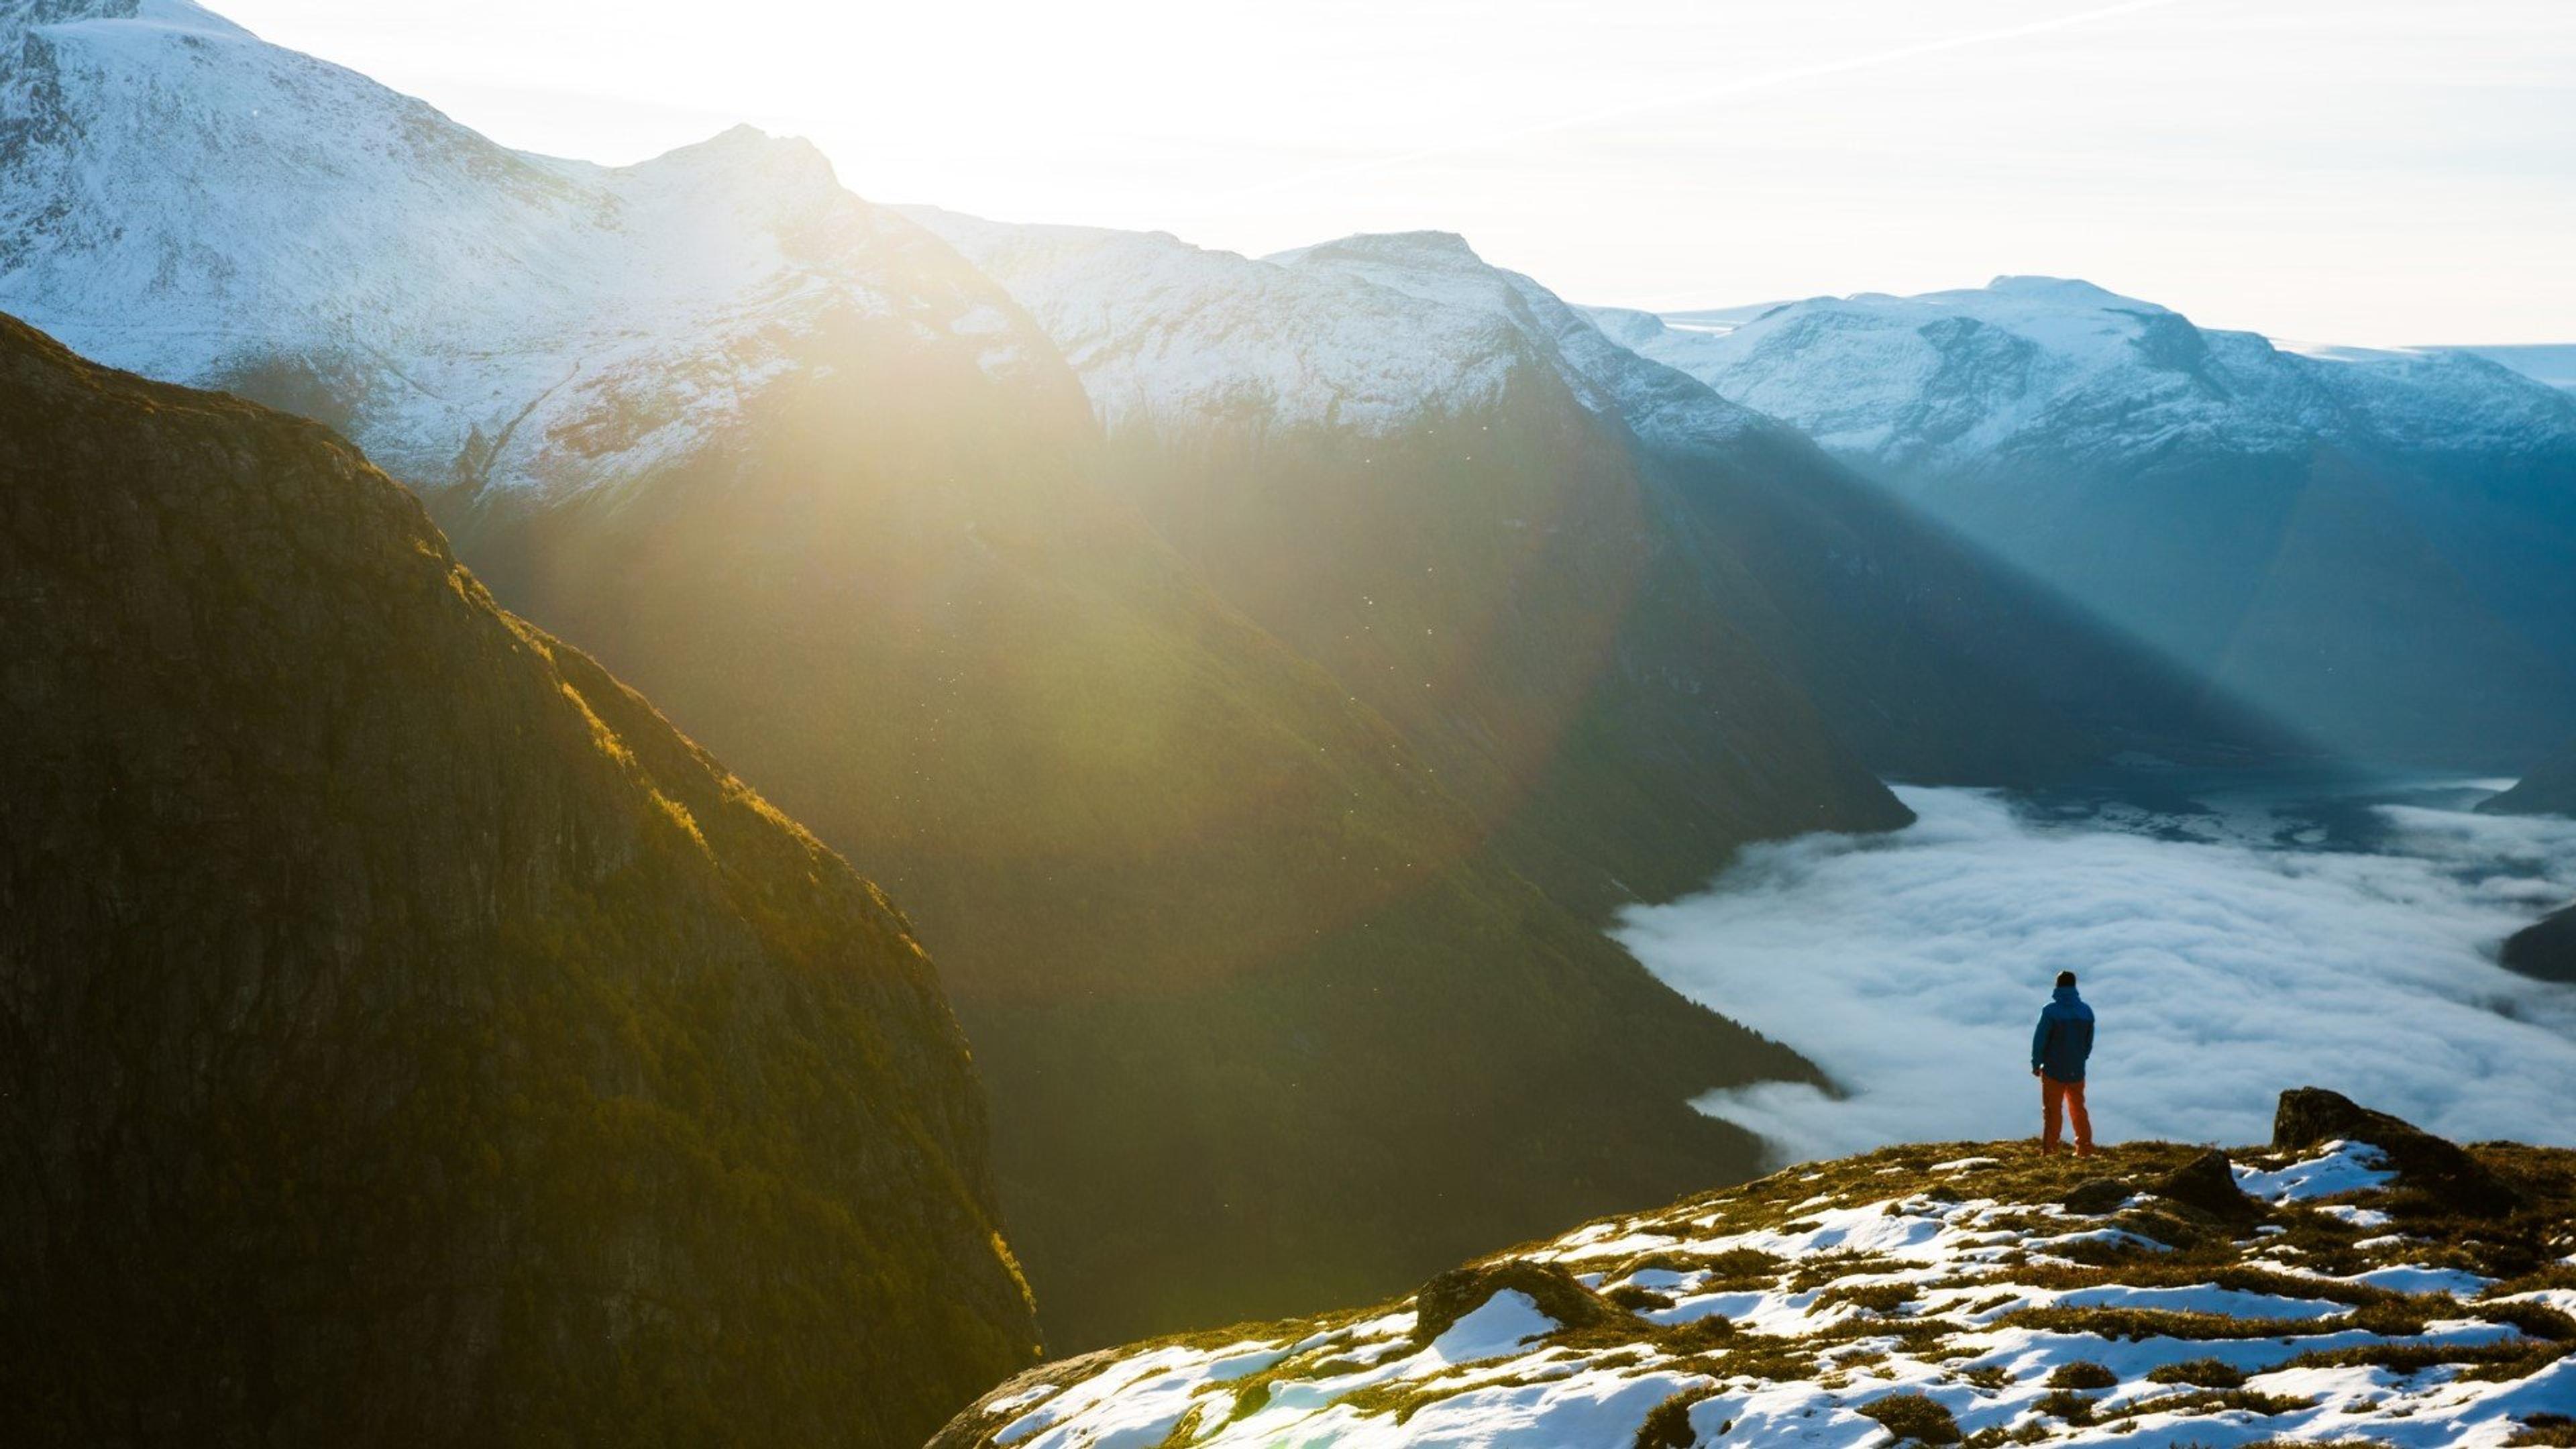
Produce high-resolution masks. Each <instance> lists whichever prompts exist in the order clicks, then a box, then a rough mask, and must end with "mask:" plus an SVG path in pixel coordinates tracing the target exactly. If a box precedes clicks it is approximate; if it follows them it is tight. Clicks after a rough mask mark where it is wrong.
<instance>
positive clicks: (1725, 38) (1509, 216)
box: [209, 0, 2576, 344]
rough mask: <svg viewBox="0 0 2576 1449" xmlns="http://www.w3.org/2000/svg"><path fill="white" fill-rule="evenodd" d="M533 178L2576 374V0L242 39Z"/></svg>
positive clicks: (857, 12) (1145, 11)
mask: <svg viewBox="0 0 2576 1449" xmlns="http://www.w3.org/2000/svg"><path fill="white" fill-rule="evenodd" d="M209 8H212V9H215V10H217V11H219V12H221V13H223V14H225V15H227V16H229V17H230V18H232V19H233V20H235V21H238V22H239V23H241V24H243V25H246V26H248V27H249V28H250V29H252V30H254V31H257V32H259V33H260V34H261V35H263V36H265V37H267V38H268V39H270V40H273V41H277V42H279V43H282V44H286V45H291V46H293V47H295V48H297V49H300V50H306V51H310V52H312V53H314V54H316V55H320V56H322V57H324V58H326V59H330V60H334V61H338V62H340V63H342V64H345V65H349V66H352V67H354V68H356V69H358V70H361V71H364V72H366V73H368V74H370V75H372V76H374V77H376V78H377V79H379V80H382V81H384V82H386V83H387V84H389V85H392V86H394V87H396V88H398V89H401V90H404V91H408V92H411V93H413V94H415V95H419V96H422V97H425V98H426V99H428V100H430V101H431V102H433V103H434V104H436V105H438V106H439V107H440V108H441V109H443V110H445V111H447V112H448V113H449V114H451V115H453V116H455V117H456V118H457V119H459V120H462V121H464V122H466V123H467V124H469V125H472V126H474V127H476V128H477V129H479V130H482V131H484V132H485V133H487V134H489V135H491V136H492V137H494V138H495V139H497V140H500V141H502V142H504V143H506V144H509V145H512V146H517V147H522V148H525V149H528V150H535V151H544V152H549V153H552V154H556V155H568V156H580V157H585V158H589V159H592V160H598V161H606V162H612V163H624V162H631V161H636V160H640V159H643V158H644V157H647V156H651V155H654V154H658V153H659V152H661V151H664V150H667V149H669V148H671V147H673V146H678V145H683V144H686V143H688V142H690V141H695V140H700V139H703V138H704V137H706V136H708V135H711V134H713V133H714V132H716V131H719V130H722V129H723V128H725V127H726V126H729V125H732V124H734V123H735V122H738V121H749V122H751V123H752V124H754V125H757V126H760V127H762V128H763V129H765V130H769V131H773V132H778V133H781V134H792V135H802V136H807V137H810V138H812V139H813V140H814V141H815V142H816V143H817V144H818V145H820V146H821V147H822V148H823V150H824V151H825V152H826V153H827V154H828V155H830V157H831V158H832V161H833V163H834V165H835V166H836V167H837V169H838V170H839V173H840V176H841V179H842V181H843V182H844V183H846V184H847V185H848V186H850V187H851V189H853V190H855V191H857V192H859V193H860V194H861V195H864V196H867V197H870V198H872V199H875V200H880V201H894V202H911V201H920V202H932V203H936V204H938V205H941V206H947V207H951V208H955V209H957V210H961V211H970V212H975V213H979V214H982V215H986V216H994V217H1000V218H1004V219H1008V220H1015V221H1060V222H1085V223H1092V224H1097V225H1104V226H1118V227H1132V228H1140V229H1160V230H1166V231H1171V232H1175V233H1177V234H1179V235H1180V236H1182V237H1185V238H1187V239H1189V240H1191V241H1195V242H1199V243H1201V244H1203V245H1208V246H1218V247H1225V248H1229V249H1233V250H1238V251H1245V252H1251V253H1255V254H1258V253H1261V252H1267V251H1274V250H1278V249H1281V248H1284V247H1289V246H1295V245H1301V244H1304V243H1307V242H1313V241H1318V240H1323V239H1326V238H1329V237H1334V236H1340V235H1343V234H1346V233H1349V232H1355V231H1388V230H1401V229H1409V228H1417V227H1429V228H1438V229H1441V230H1447V231H1456V232H1462V233H1464V234H1465V235H1466V237H1467V238H1468V240H1469V241H1470V242H1472V243H1474V244H1475V246H1476V248H1477V250H1478V251H1479V252H1481V253H1482V254H1483V255H1484V256H1485V257H1486V258H1487V259H1489V260H1492V261H1495V262H1498V263H1501V264H1503V265H1505V266H1510V267H1515V268H1518V269H1520V270H1523V271H1526V272H1529V273H1531V274H1532V275H1534V276H1536V277H1537V278H1538V279H1539V280H1540V281H1542V282H1544V283H1546V284H1547V285H1548V286H1550V287H1552V288H1554V289H1555V290H1556V291H1558V292H1560V293H1562V294H1564V295H1566V296H1568V297H1570V298H1572V299H1574V300H1577V301H1584V302H1612V303H1623V304H1627V305H1632V306H1647V307H1661V308H1679V307H1694V306H1720V305H1728V304H1735V303H1743V302H1754V301H1764V300H1770V299H1775V298H1785V297H1802V296H1812V295H1816V294H1819V293H1847V292H1854V291H1864V290H1874V291H1889V292H1918V291H1926V290H1930V289H1934V288H1939V287H1953V286H1969V285H1976V284H1978V283H1982V282H1983V281H1985V280H1986V279H1987V278H1988V277H1990V276H1993V275H1996V274H1999V273H2007V272H2039V273H2049V274H2055V275H2062V276H2081V277H2085V278H2087V279H2089V280H2092V281H2095V282H2098V283H2101V284H2102V285H2104V286H2108V287H2111V288H2113V289H2115V290H2118V291H2123V292H2127V293H2130V294H2132V295H2135V296H2141V297H2145V298H2148V299H2151V300H2154V301H2158V302H2162V303H2165V304H2166V305H2168V306H2173V307H2177V308H2179V309H2181V310H2183V311H2185V312H2188V313H2190V314H2191V315H2192V316H2193V317H2194V318H2195V319H2196V320H2198V321H2201V322H2203V323H2205V324H2210V325H2217V326H2229V327H2248V328H2253V329H2255V330H2258V331H2263V332H2267V333H2270V334H2272V335H2275V336H2280V337H2288V338H2297V339H2303V340H2313V341H2334V342H2348V343H2363V344H2395V343H2435V342H2456V343H2502V342H2571V341H2576V261H2572V260H2571V259H2576V0H2132V3H2127V4H2108V3H2098V0H1796V3H1791V0H1763V3H1739V0H1588V3H1587V0H1285V3H1282V0H1271V3H1265V4H1248V3H1236V0H1087V3H1057V0H988V3H957V0H947V3H941V0H916V3H910V4H902V5H879V4H870V3H855V4H852V3H840V4H830V3H816V0H722V3H709V0H697V3H690V4H680V3H676V0H362V3H354V4H353V3H351V0H209Z"/></svg>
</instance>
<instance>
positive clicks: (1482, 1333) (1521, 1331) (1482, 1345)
mask: <svg viewBox="0 0 2576 1449" xmlns="http://www.w3.org/2000/svg"><path fill="white" fill-rule="evenodd" d="M1559 1326H1560V1325H1559V1324H1558V1323H1557V1321H1556V1320H1555V1319H1553V1318H1550V1317H1548V1316H1547V1314H1546V1313H1544V1312H1542V1311H1541V1310H1540V1309H1539V1306H1538V1300H1536V1299H1534V1298H1532V1297H1530V1296H1529V1295H1528V1294H1526V1293H1523V1292H1521V1291H1519V1290H1518V1289H1513V1288H1506V1289H1504V1290H1503V1291H1502V1292H1500V1293H1497V1294H1495V1295H1494V1296H1493V1297H1491V1298H1488V1299H1486V1300H1485V1301H1484V1302H1483V1303H1481V1304H1479V1305H1478V1306H1477V1307H1476V1309H1475V1311H1473V1312H1471V1313H1469V1314H1467V1315H1466V1316H1465V1317H1463V1318H1461V1319H1459V1320H1458V1321H1457V1322H1456V1323H1453V1324H1451V1325H1449V1329H1448V1331H1447V1332H1445V1333H1443V1334H1441V1335H1440V1336H1439V1337H1438V1338H1435V1339H1433V1340H1432V1341H1431V1347H1430V1349H1429V1350H1428V1352H1429V1353H1430V1354H1431V1355H1432V1356H1433V1357H1435V1358H1437V1359H1439V1360H1440V1361H1441V1362H1443V1363H1475V1362H1477V1361H1478V1360H1480V1359H1489V1358H1500V1357H1503V1356H1504V1355H1506V1354H1512V1353H1518V1352H1519V1351H1520V1348H1521V1345H1522V1344H1525V1343H1527V1342H1529V1341H1530V1340H1531V1339H1534V1338H1545V1337H1546V1336H1548V1335H1549V1334H1551V1333H1554V1332H1556V1330H1557V1329H1558V1327H1559Z"/></svg>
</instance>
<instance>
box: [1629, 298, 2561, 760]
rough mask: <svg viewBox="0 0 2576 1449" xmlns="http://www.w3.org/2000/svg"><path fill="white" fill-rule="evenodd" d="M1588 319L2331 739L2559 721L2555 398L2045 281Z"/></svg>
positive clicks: (2401, 748) (2456, 747) (2443, 735)
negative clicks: (1725, 314) (2289, 342)
mask: <svg viewBox="0 0 2576 1449" xmlns="http://www.w3.org/2000/svg"><path fill="white" fill-rule="evenodd" d="M1593 315H1594V316H1595V318H1596V319H1597V320H1598V321H1599V322H1600V323H1601V325H1602V327H1603V329H1604V330H1605V331H1606V332H1608V333H1609V334H1610V335H1611V336H1613V337H1615V338H1617V339H1619V340H1620V341H1621V342H1623V343H1625V344H1627V345H1628V346H1630V347H1633V348H1635V349H1637V350H1638V351H1640V352H1642V353H1644V354H1645V355H1647V356H1649V357H1653V358H1657V359H1660V360H1662V361H1665V362H1668V363H1670V364H1672V365H1673V366H1675V367H1678V368H1681V369H1683V370H1685V371H1687V372H1689V373H1690V374H1691V375H1692V376H1694V377H1697V378H1699V379H1700V380H1702V381H1704V382H1706V383H1708V384H1709V385H1710V386H1711V387H1713V388H1715V389H1716V390H1717V391H1719V392H1721V393H1723V394H1725V395H1726V396H1728V397H1730V398H1733V399H1735V400H1737V401H1739V402H1742V403H1744V404H1746V405H1747V406H1750V407H1754V408H1758V409H1761V410H1763V411H1765V412H1769V413H1773V414H1776V415H1778V416H1780V417H1783V418H1786V419H1788V420H1789V421H1791V422H1794V423H1796V424H1797V425H1798V426H1800V427H1802V428H1804V429H1806V430H1808V431H1809V432H1810V433H1811V434H1813V435H1814V436H1815V437H1816V438H1817V439H1818V441H1820V442H1821V443H1823V444H1824V445H1825V446H1826V447H1827V448H1829V449H1831V450H1833V451H1834V452H1835V453H1836V454H1838V455H1839V456H1841V457H1844V458H1846V459H1848V460H1851V461H1853V462H1854V463H1856V464H1858V465H1859V466H1861V467H1862V468H1864V469H1865V470H1866V471H1868V472H1869V473H1870V474H1871V475H1872V476H1874V477H1876V478H1878V479H1879V480H1881V481H1883V482H1885V483H1886V484H1888V485H1889V486H1891V487H1893V488H1895V489H1897V490H1898V491H1899V492H1900V493H1902V494H1903V495H1904V496H1905V497H1906V498H1908V499H1909V500H1911V501H1912V502H1914V503H1916V504H1918V505H1919V506H1920V507H1922V508H1923V509H1924V510H1926V511H1927V512H1928V513H1930V514H1931V515H1932V516H1933V517H1935V518H1937V519H1939V520H1940V521H1942V522H1943V523H1945V524H1947V525H1949V526H1951V527H1953V528H1956V529H1958V530H1960V531H1961V532H1962V533H1964V534H1965V535H1967V536H1968V537H1969V538H1970V539H1972V540H1974V541H1976V542H1978V543H1980V544H1982V545H1984V546H1987V547H1990V548H1993V549H1995V550H1996V551H1998V552H1999V553H2001V554H2002V555H2003V556H2005V557H2006V558H2008V559H2010V560H2011V561H2013V562H2014V563H2016V564H2019V565H2020V566H2022V567H2024V568H2027V569H2029V570H2031V571H2032V572H2034V573H2035V574H2037V575H2038V576H2039V577H2041V578H2042V579H2044V580H2046V581H2047V582H2049V583H2050V584H2052V585H2054V586H2055V587H2057V588H2059V589H2061V590H2063V591H2064V592H2065V593H2067V594H2068V595H2069V596H2070V597H2072V598H2074V599H2075V600H2077V601H2078V602H2080V603H2083V604H2085V605H2086V606H2088V607H2091V608H2093V609H2095V610H2097V611H2099V612H2100V613H2102V614H2103V615H2104V616H2105V617H2107V618H2108V619H2109V620H2110V621H2111V622H2112V623H2114V624H2116V625H2118V626H2120V627H2121V628H2124V629H2127V630H2130V631H2132V632H2133V633H2135V634H2136V635H2137V636H2138V637H2140V638H2142V639H2144V640H2146V641H2148V642H2149V643H2151V644H2153V645H2154V646H2156V647H2158V648H2159V649H2162V650H2164V651H2166V652H2167V653H2168V654H2170V655H2171V656H2172V657H2174V658H2176V659H2177V660H2179V661H2181V662H2182V663H2184V664H2185V665H2187V666H2189V667H2191V668H2194V669H2197V670H2201V671H2205V672H2207V673H2209V674H2211V675H2212V676H2213V677H2215V678H2216V679H2217V680H2218V681H2219V682H2220V683H2221V684H2222V685H2225V686H2227V687H2229V688H2232V689H2235V690H2239V691H2241V692H2243V693H2244V694H2246V695H2247V696H2248V697H2250V698H2252V699H2253V700H2255V701H2256V702H2257V703H2259V704H2262V705H2264V706H2266V707H2268V708H2270V709H2272V710H2274V711H2275V712H2277V713H2278V714H2280V715H2281V716H2282V717H2283V718H2285V719H2287V720H2289V721H2290V722H2292V723H2294V724H2296V725H2298V726H2300V727H2302V728H2304V729H2307V730H2309V731H2311V732H2312V733H2314V734H2315V735H2316V736H2317V737H2318V738H2320V739H2322V740H2324V741H2326V742H2328V743H2330V744H2333V745H2336V746H2339V747H2341V748H2344V749H2347V750H2351V751H2354V752H2357V753H2361V754H2364V755H2370V756H2377V757H2379V758H2383V759H2393V760H2398V761H2412V762H2425V763H2437V762H2447V763H2456V764H2512V763H2518V762H2519V761H2520V760H2521V759H2522V758H2524V757H2527V756H2528V755H2529V754H2531V753H2532V752H2534V751H2535V750H2536V749H2538V748H2540V747H2542V746H2545V745H2546V744H2548V743H2550V742H2553V741H2554V740H2556V739H2557V738H2559V737H2561V736H2563V735H2564V734H2565V733H2566V731H2567V730H2568V729H2569V728H2570V727H2571V726H2576V570H2570V569H2568V568H2567V567H2566V566H2565V560H2566V559H2567V558H2568V557H2569V556H2570V550H2571V549H2576V396H2571V395H2570V394H2568V393H2566V392H2564V391H2562V390H2560V389H2556V388H2552V387H2549V386H2547V385H2545V384H2543V383H2540V382H2537V381H2535V380H2533V379H2531V378H2529V377H2526V376H2523V375H2521V374H2519V373H2517V372H2514V371H2512V370H2510V369H2508V368H2505V367H2502V366H2499V365H2497V364H2496V363H2494V362H2491V361H2488V360H2486V359H2485V358H2482V357H2478V356H2476V355H2473V354H2471V353H2468V352H2465V351H2460V350H2456V349H2425V350H2420V351H2412V352H2406V351H2373V350H2365V349H2353V348H2323V347H2306V348H2298V349H2293V348H2290V347H2286V346H2276V345H2274V344H2273V343H2271V342H2270V341H2267V340H2266V339H2264V338H2262V337H2259V336H2256V335H2254V334H2252V333H2246V332H2229V331H2219V330H2209V329H2203V328H2200V327H2196V326H2194V325H2193V324H2192V323H2191V322H2190V321H2189V320H2188V319H2187V318H2185V317H2183V316H2182V315H2180V314H2178V313H2175V312H2173V311H2170V310H2168V309H2166V308H2163V307H2159V306H2156V305H2155V304H2153V303H2149V302H2142V301H2138V300H2135V299H2132V298H2126V297H2121V296H2119V295H2117V294H2114V293H2111V292H2108V291H2105V290H2103V289H2102V288H2099V287H2096V286H2093V285H2090V284H2088V283H2084V282H2078V281H2065V280H2058V279H2052V278H2044V277H2006V278H2001V279H1999V280H1997V281H1996V282H1994V283H1993V284H1992V285H1990V286H1988V287H1985V288H1981V289H1972V290H1964V291H1954V292H1939V293H1932V294H1929V295H1925V296H1920V297H1891V296H1882V295H1874V294H1873V295H1862V296H1855V297H1847V298H1817V299H1814V300H1810V301H1803V302H1794V303H1786V304H1782V305H1779V306H1775V307H1771V308H1768V309H1766V310H1763V311H1761V312H1759V313H1758V315H1754V316H1751V317H1749V318H1744V319H1741V320H1729V319H1722V318H1721V319H1714V320H1712V319H1703V318H1693V319H1689V320H1684V321H1678V322H1674V321H1667V320H1665V319H1662V318H1658V317H1654V316H1650V315H1647V314H1643V313H1637V312H1626V311H1618V310H1614V309H1601V310H1597V311H1596V312H1595V313H1594V314H1593Z"/></svg>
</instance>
